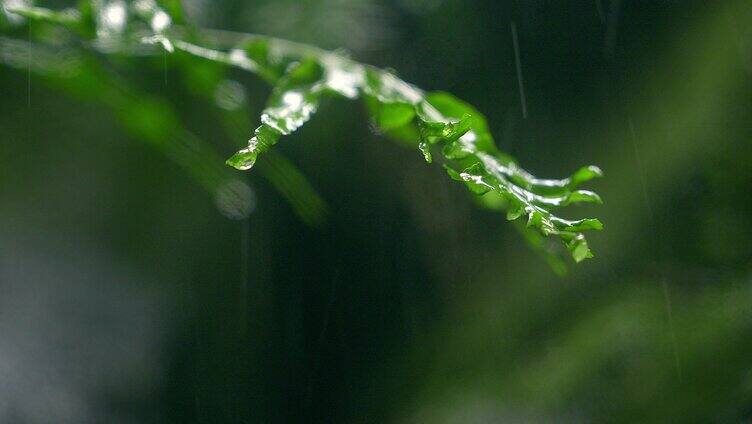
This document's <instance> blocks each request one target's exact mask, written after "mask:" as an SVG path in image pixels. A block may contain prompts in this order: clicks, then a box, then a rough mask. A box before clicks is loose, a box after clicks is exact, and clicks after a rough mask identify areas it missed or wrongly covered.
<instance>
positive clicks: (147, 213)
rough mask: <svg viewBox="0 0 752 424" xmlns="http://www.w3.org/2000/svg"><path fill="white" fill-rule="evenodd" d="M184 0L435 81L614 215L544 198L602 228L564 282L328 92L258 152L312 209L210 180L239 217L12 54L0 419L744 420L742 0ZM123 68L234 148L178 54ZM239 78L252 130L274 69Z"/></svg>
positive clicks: (748, 227)
mask: <svg viewBox="0 0 752 424" xmlns="http://www.w3.org/2000/svg"><path fill="white" fill-rule="evenodd" d="M184 3H185V6H186V9H187V13H188V19H189V20H190V21H191V22H193V23H197V24H198V25H200V26H203V27H209V28H220V29H228V30H236V31H243V32H257V33H264V34H271V35H277V36H281V37H286V38H291V39H294V40H298V41H302V42H306V43H311V44H317V45H320V46H323V47H326V48H331V49H337V48H344V49H347V50H349V51H350V52H351V54H352V56H353V57H354V58H355V59H357V60H361V61H363V62H367V63H371V64H374V65H377V66H380V67H385V68H393V69H396V70H397V72H398V74H399V75H400V76H401V77H402V78H404V79H406V80H407V81H410V82H413V83H415V84H416V85H418V86H420V87H422V88H425V89H427V90H444V91H449V92H452V93H453V94H455V95H457V96H458V97H460V98H462V99H464V100H466V101H468V102H470V103H471V104H473V105H475V106H476V107H477V108H478V109H479V110H481V111H482V112H483V113H485V114H486V116H487V118H488V120H489V124H490V126H491V129H492V132H493V133H494V135H495V137H496V141H497V144H498V145H499V147H500V148H501V149H502V150H504V151H506V152H508V153H510V154H512V155H513V156H515V157H516V158H517V159H518V160H519V161H520V163H521V164H522V165H523V166H525V167H526V168H527V169H529V170H531V171H532V172H534V173H535V174H536V175H539V176H542V177H557V176H564V175H567V174H569V173H571V172H572V171H573V170H575V169H577V167H579V166H581V165H585V164H591V163H592V164H597V165H599V166H600V167H601V168H602V169H603V170H604V171H605V174H606V175H605V178H603V179H602V180H599V181H596V182H595V183H594V184H592V185H591V187H592V188H594V189H595V190H596V191H598V192H599V193H600V194H601V195H602V197H603V198H604V201H605V205H603V206H598V207H591V206H588V207H580V208H578V207H572V208H570V210H566V211H565V212H564V213H565V214H569V215H570V216H572V217H584V216H597V217H599V218H600V219H601V220H602V221H603V222H604V224H605V230H604V231H603V232H601V233H597V234H591V235H589V240H590V245H591V247H592V248H593V250H594V252H595V255H596V258H594V259H592V260H589V261H586V262H584V263H582V264H580V265H574V264H571V265H570V266H569V273H568V274H567V275H566V276H564V277H559V276H557V275H556V274H555V273H554V272H553V271H552V269H551V268H550V267H549V266H548V265H547V264H546V262H545V260H544V259H543V258H542V257H541V256H540V255H539V254H538V253H536V252H534V251H532V250H531V249H530V248H528V247H527V246H526V244H525V243H524V242H523V240H522V238H521V237H520V236H519V234H518V233H517V232H516V231H515V229H514V228H513V226H512V225H509V224H508V223H506V222H505V219H504V217H503V215H500V214H498V213H495V212H492V211H487V210H483V209H480V208H477V207H475V205H474V202H473V199H472V198H471V195H469V194H468V193H467V192H466V190H465V189H464V188H463V187H462V186H461V185H459V184H456V183H453V182H451V181H449V180H448V179H447V177H446V175H445V173H444V171H443V170H442V169H441V168H440V167H439V166H426V164H425V163H424V161H423V159H422V157H421V155H420V152H418V151H417V149H415V150H409V149H405V147H403V146H400V145H399V144H398V143H394V142H392V141H390V140H388V139H386V138H384V137H382V136H380V135H378V134H375V133H374V132H373V131H372V130H370V127H369V124H368V116H367V114H366V113H365V111H364V110H363V108H362V107H361V106H360V104H356V103H348V102H346V101H341V100H332V101H328V102H326V103H325V105H324V106H323V107H322V110H321V111H320V112H319V114H318V115H317V116H316V117H315V118H314V119H313V120H312V122H311V123H310V124H309V125H307V126H306V127H304V128H303V129H302V130H300V131H299V132H298V133H296V134H294V135H292V136H290V137H286V138H283V140H282V141H281V142H280V143H279V144H278V145H277V146H276V147H275V149H277V150H278V151H279V152H281V153H282V154H284V155H285V156H286V157H287V158H289V159H290V160H291V161H292V162H293V163H295V164H296V165H297V166H298V167H299V168H300V169H301V170H302V171H303V173H304V174H305V176H306V177H307V179H308V182H309V183H310V184H311V185H312V186H313V187H314V188H315V189H316V190H317V191H318V192H319V193H320V194H321V196H322V198H323V199H324V200H325V202H326V208H327V211H328V214H327V216H326V220H325V221H324V222H323V223H322V224H320V225H307V224H305V223H304V222H303V221H302V220H301V219H300V218H299V216H297V215H296V213H295V211H294V209H293V208H291V207H290V205H289V203H287V202H286V201H285V200H284V199H283V198H282V197H281V196H280V195H279V193H278V192H277V191H275V190H274V189H273V188H272V187H271V186H270V184H269V183H268V182H267V181H266V180H264V179H262V178H259V176H258V175H257V173H255V172H254V171H251V172H250V173H248V174H247V175H246V174H242V173H240V172H237V173H235V171H232V170H228V171H229V172H231V173H232V175H234V176H235V177H237V178H241V179H243V180H245V181H246V182H247V183H248V184H249V186H250V187H251V188H252V190H253V199H254V201H253V205H254V209H253V212H252V213H251V214H250V216H249V218H247V219H244V220H240V221H238V220H230V219H227V218H225V217H224V216H223V214H221V213H220V211H219V210H218V209H217V207H216V206H215V203H216V202H215V198H214V196H213V195H212V194H210V193H207V191H206V190H205V189H204V188H202V187H201V186H200V185H199V184H198V183H197V182H196V180H195V178H192V177H191V176H190V175H189V174H187V173H186V172H184V170H183V169H182V168H181V167H179V166H177V165H175V164H174V163H173V162H171V161H169V160H167V159H166V157H165V155H164V154H163V153H161V152H160V151H159V150H158V149H153V148H151V147H150V145H149V144H148V143H143V142H142V140H140V139H139V137H138V136H134V135H133V133H132V132H128V131H126V129H124V127H123V126H122V125H121V123H120V122H119V121H118V119H116V117H115V115H113V113H112V111H111V110H109V109H107V108H105V107H102V106H101V104H97V103H96V102H91V101H87V100H86V99H81V98H79V97H77V96H76V95H71V93H70V92H69V91H64V90H63V91H61V90H59V89H57V86H56V85H55V84H51V83H49V81H48V80H45V79H41V78H38V77H36V76H32V78H31V80H29V77H28V74H27V72H26V71H24V70H23V69H22V68H21V69H14V68H12V67H7V66H3V67H0V143H1V144H0V146H2V147H1V148H0V421H3V422H32V423H36V422H40V423H41V422H202V423H221V422H303V421H311V422H416V423H418V422H421V423H422V422H446V423H468V422H476V423H485V422H662V423H665V422H698V423H700V422H701V423H706V422H719V423H736V422H749V421H750V420H752V273H751V271H752V262H751V259H752V242H751V241H750V237H751V236H752V195H751V192H750V186H751V184H752V165H751V164H752V147H750V137H751V136H752V119H751V118H752V116H751V115H752V114H751V113H750V112H751V111H752V96H750V93H752V31H751V30H750V28H752V5H750V4H749V3H748V2H746V1H735V0H718V1H669V0H665V1H620V0H612V1H608V0H603V1H597V0H596V1H585V0H583V1H542V0H528V1H499V0H474V1H470V0H467V1H460V0H392V1H378V0H319V1H315V0H307V1H301V0H276V1H271V0H270V1H222V2H219V1H202V0H193V1H184ZM42 5H44V6H49V7H62V6H69V5H70V2H47V3H43V4H42ZM512 25H514V26H515V27H516V31H517V35H518V43H519V56H520V66H521V70H522V78H523V81H524V95H525V101H526V113H525V114H526V115H527V118H525V117H524V116H523V111H522V108H521V98H520V90H519V87H518V74H517V70H516V65H515V51H514V45H513V39H512V29H511V28H512ZM21 34H23V32H21ZM16 35H18V34H16ZM119 60H120V62H118V60H113V66H114V67H115V68H117V67H118V66H120V69H121V71H120V72H122V73H123V74H122V76H123V77H124V78H126V79H127V80H128V81H129V83H130V84H131V86H133V87H138V89H139V90H140V91H139V92H144V93H149V95H151V96H155V97H159V98H161V99H164V100H165V101H169V102H170V103H171V104H172V105H173V106H174V107H175V108H176V110H177V111H178V112H179V114H180V117H181V118H182V121H181V125H183V126H184V127H185V128H187V129H189V130H190V131H192V132H193V133H195V134H198V135H199V136H200V137H201V138H202V139H205V140H207V141H208V142H209V143H211V144H212V145H213V146H214V147H215V149H216V150H217V151H219V152H220V153H221V156H222V157H227V156H229V155H230V154H231V153H232V152H233V151H234V149H235V147H234V145H233V143H238V142H241V143H242V142H243V141H244V140H230V139H229V138H228V136H227V135H224V134H223V133H222V131H221V130H220V124H219V120H218V119H217V115H216V114H214V113H213V112H211V110H212V109H211V108H212V106H211V105H210V104H208V103H206V102H201V101H198V99H197V95H196V93H192V92H191V90H190V89H189V88H186V85H185V84H182V83H181V82H180V81H182V80H181V78H182V76H181V75H182V74H181V70H180V69H179V68H178V67H177V66H175V64H174V61H172V62H171V58H167V59H165V63H167V68H166V69H165V68H164V67H163V66H161V65H162V60H161V58H154V59H149V58H145V59H138V60H132V61H130V62H127V63H124V60H123V59H122V58H121V59H119ZM232 77H233V78H234V79H237V80H238V81H240V82H241V83H243V84H244V85H245V87H246V94H247V96H248V105H249V110H250V112H251V116H250V119H251V122H252V123H253V124H256V123H257V119H258V118H257V116H258V114H259V113H260V111H261V109H262V108H263V104H264V101H265V99H266V98H267V97H268V95H269V88H268V87H266V86H265V85H263V83H261V82H260V81H259V80H258V79H257V78H255V77H253V76H250V75H246V74H241V73H237V74H233V75H232ZM74 94H75V93H74ZM154 119H158V118H156V117H155V118H154Z"/></svg>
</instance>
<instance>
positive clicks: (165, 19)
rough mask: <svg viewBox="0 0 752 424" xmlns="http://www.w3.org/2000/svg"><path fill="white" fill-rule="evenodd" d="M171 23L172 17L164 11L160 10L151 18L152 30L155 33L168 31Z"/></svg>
mask: <svg viewBox="0 0 752 424" xmlns="http://www.w3.org/2000/svg"><path fill="white" fill-rule="evenodd" d="M171 23H172V19H170V16H169V15H168V14H167V13H165V12H164V11H162V10H158V11H156V13H154V16H153V17H152V18H151V29H153V30H154V32H162V31H164V30H165V29H167V27H168V26H170V24H171Z"/></svg>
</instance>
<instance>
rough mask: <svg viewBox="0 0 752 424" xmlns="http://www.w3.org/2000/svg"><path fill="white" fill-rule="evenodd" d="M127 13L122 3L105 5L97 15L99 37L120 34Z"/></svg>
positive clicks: (116, 2) (114, 2) (123, 27)
mask: <svg viewBox="0 0 752 424" xmlns="http://www.w3.org/2000/svg"><path fill="white" fill-rule="evenodd" d="M127 17H128V12H127V10H126V7H125V2H124V1H113V2H111V3H107V5H106V6H104V8H103V9H102V11H101V12H100V14H99V24H100V29H99V30H98V32H99V35H100V36H107V35H110V34H120V33H122V32H123V30H124V29H125V24H126V18H127Z"/></svg>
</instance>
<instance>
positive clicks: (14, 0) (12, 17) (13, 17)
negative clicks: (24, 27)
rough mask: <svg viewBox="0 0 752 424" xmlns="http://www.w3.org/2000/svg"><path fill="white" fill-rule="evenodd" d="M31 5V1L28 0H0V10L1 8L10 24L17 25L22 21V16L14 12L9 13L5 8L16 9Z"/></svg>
mask: <svg viewBox="0 0 752 424" xmlns="http://www.w3.org/2000/svg"><path fill="white" fill-rule="evenodd" d="M29 6H31V2H29V1H28V0H3V1H0V10H2V13H3V15H5V19H7V20H8V21H9V22H10V23H11V24H14V25H18V24H20V23H22V22H23V21H24V19H25V18H24V17H22V16H21V15H17V14H15V13H10V12H8V11H7V10H6V9H16V8H23V7H29Z"/></svg>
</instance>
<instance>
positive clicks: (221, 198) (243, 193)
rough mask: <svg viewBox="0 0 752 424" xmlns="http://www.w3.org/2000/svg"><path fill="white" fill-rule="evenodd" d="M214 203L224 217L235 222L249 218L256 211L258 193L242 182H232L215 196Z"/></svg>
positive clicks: (220, 189) (227, 183) (225, 185)
mask: <svg viewBox="0 0 752 424" xmlns="http://www.w3.org/2000/svg"><path fill="white" fill-rule="evenodd" d="M214 203H215V204H216V205H217V209H219V211H220V212H221V213H222V215H224V216H226V217H227V218H230V219H233V220H241V219H245V218H248V217H249V216H250V215H251V213H253V211H254V210H255V209H256V193H255V192H254V191H253V189H252V188H251V187H250V186H249V185H248V184H246V183H245V182H243V181H241V180H230V181H228V182H226V183H225V184H224V185H222V186H221V187H220V188H219V189H218V190H217V191H216V194H215V196H214Z"/></svg>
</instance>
